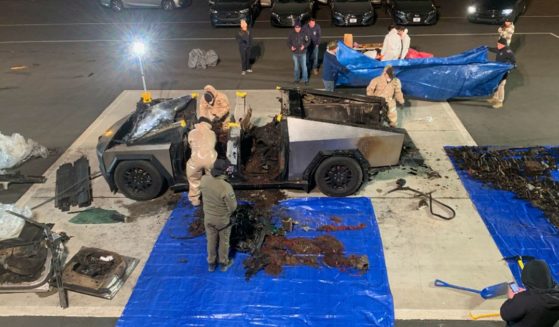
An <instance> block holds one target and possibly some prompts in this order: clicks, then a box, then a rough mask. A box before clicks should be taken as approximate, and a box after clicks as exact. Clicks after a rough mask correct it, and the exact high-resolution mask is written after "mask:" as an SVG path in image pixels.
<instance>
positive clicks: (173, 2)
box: [99, 0, 184, 11]
mask: <svg viewBox="0 0 559 327" xmlns="http://www.w3.org/2000/svg"><path fill="white" fill-rule="evenodd" d="M183 1H184V0H99V3H100V4H101V6H104V7H108V8H111V9H112V10H114V11H121V10H122V9H124V8H163V9H164V10H173V9H175V8H179V7H182V5H183Z"/></svg>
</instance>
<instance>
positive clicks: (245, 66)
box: [235, 19, 252, 75]
mask: <svg viewBox="0 0 559 327" xmlns="http://www.w3.org/2000/svg"><path fill="white" fill-rule="evenodd" d="M235 38H236V40H237V43H238V44H239V52H240V53H241V75H245V74H246V73H252V69H251V67H250V51H251V49H252V30H251V29H249V28H248V24H247V22H246V20H244V19H241V28H240V30H239V31H238V32H237V35H236V36H235Z"/></svg>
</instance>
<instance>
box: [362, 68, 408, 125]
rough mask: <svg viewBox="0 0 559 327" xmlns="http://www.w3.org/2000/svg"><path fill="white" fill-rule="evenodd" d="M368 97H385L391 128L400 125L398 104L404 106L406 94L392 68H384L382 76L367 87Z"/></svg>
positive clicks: (374, 79)
mask: <svg viewBox="0 0 559 327" xmlns="http://www.w3.org/2000/svg"><path fill="white" fill-rule="evenodd" d="M367 95H368V96H377V97H383V98H384V99H385V100H386V103H387V104H388V115H387V116H388V120H389V122H390V126H391V127H396V126H397V124H398V112H397V111H396V102H398V103H399V104H400V105H403V104H404V94H403V93H402V83H400V80H399V79H397V78H396V77H394V69H393V68H392V66H390V65H389V66H386V67H384V71H383V72H382V74H381V75H380V76H378V77H376V78H373V80H372V81H371V82H370V83H369V86H367Z"/></svg>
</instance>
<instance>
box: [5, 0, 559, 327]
mask: <svg viewBox="0 0 559 327" xmlns="http://www.w3.org/2000/svg"><path fill="white" fill-rule="evenodd" d="M467 3H468V0H456V1H446V2H444V3H442V2H441V3H438V4H439V5H440V6H441V20H440V21H439V23H438V24H437V25H435V26H430V27H410V35H411V36H412V45H415V46H419V47H420V48H421V49H422V50H424V51H429V52H433V53H435V54H436V55H438V56H445V55H450V54H455V53H457V52H460V51H463V50H466V49H469V48H473V47H477V46H479V45H480V44H487V45H493V44H494V42H495V39H496V26H493V25H478V24H470V23H468V22H467V21H466V20H465V19H464V12H465V8H466V6H467ZM2 6H3V10H2V11H0V62H2V64H1V65H0V74H1V76H2V78H0V95H2V100H3V101H2V103H3V105H2V106H0V117H2V119H0V132H2V133H4V134H10V133H13V132H19V133H21V134H23V135H24V136H26V137H30V138H33V139H35V140H37V141H39V142H40V143H42V144H43V145H45V146H47V147H49V148H50V149H52V154H51V156H50V157H49V158H47V159H41V160H32V161H30V162H28V163H26V164H24V165H23V166H22V167H20V169H21V171H22V172H23V173H26V174H42V173H44V172H45V171H46V170H47V169H48V168H49V167H50V166H51V165H52V164H53V163H54V162H55V161H56V160H57V159H58V157H59V156H60V155H61V154H63V153H64V152H65V151H66V150H67V149H68V148H69V147H70V145H71V144H72V143H73V142H74V141H75V140H76V139H77V138H78V137H79V136H80V135H81V134H82V133H83V132H84V131H85V130H86V129H87V128H88V127H89V126H90V125H91V124H92V123H93V121H94V120H96V119H97V117H98V116H99V115H100V114H101V112H102V111H103V110H105V108H106V107H107V106H108V105H109V104H110V103H112V102H113V100H114V99H115V98H116V97H117V96H118V95H119V94H120V93H121V92H122V91H123V90H127V89H136V90H137V89H140V88H141V82H140V79H139V75H138V69H137V65H136V61H135V60H134V58H130V57H128V56H127V55H126V53H127V50H126V43H127V42H128V41H130V39H131V38H132V37H134V36H136V35H147V36H152V42H153V43H152V45H153V47H152V49H154V50H153V51H151V53H150V57H149V58H147V60H146V63H147V65H146V70H147V80H148V87H149V88H151V89H167V90H169V89H198V88H201V87H202V86H203V85H205V84H207V83H213V84H214V85H216V86H217V87H219V88H225V89H227V88H229V89H233V88H244V89H271V88H273V87H275V85H276V84H278V83H289V82H290V81H291V79H292V77H291V72H292V63H291V61H290V59H289V53H288V51H287V50H286V48H285V46H284V44H285V37H286V35H287V31H288V30H287V29H278V28H272V27H270V24H269V16H270V11H269V9H265V10H264V11H263V12H262V14H261V15H260V16H259V17H258V20H257V23H256V25H255V27H254V31H255V36H256V47H255V53H254V55H255V57H256V62H255V65H254V71H255V72H254V73H253V74H250V75H247V76H245V77H241V76H240V74H239V67H238V60H239V59H238V55H237V52H236V48H235V43H234V38H233V33H234V29H227V28H219V29H214V28H211V27H210V25H209V21H208V18H207V5H206V3H205V2H204V1H189V2H188V4H187V7H186V8H184V9H181V10H176V11H173V12H163V11H161V10H127V11H125V12H122V13H120V14H115V13H112V12H111V11H110V10H105V9H104V8H101V7H100V6H98V4H97V3H96V1H90V0H76V1H71V2H69V1H66V0H50V1H35V0H5V1H3V2H2ZM378 13H379V15H380V18H379V20H378V21H377V23H376V24H375V25H373V26H370V27H364V28H335V27H331V26H329V23H328V22H329V12H328V8H327V7H324V6H323V7H321V9H320V11H319V12H318V19H319V23H320V24H321V25H322V27H323V31H324V33H323V34H324V36H325V40H330V39H340V38H341V36H342V35H343V34H344V33H353V34H354V36H355V37H356V40H357V41H367V42H379V41H381V40H382V37H383V35H384V34H385V33H386V26H387V25H388V24H389V23H390V19H389V18H388V17H387V16H386V15H385V13H384V12H383V11H382V10H378ZM516 31H517V33H516V35H515V39H514V41H513V46H512V48H513V50H514V51H515V52H516V55H517V59H518V61H519V65H518V69H517V70H516V71H514V72H513V73H512V74H511V77H510V80H509V83H508V85H507V89H508V92H507V101H506V104H505V107H504V109H502V110H499V111H495V110H491V109H490V108H488V107H487V106H486V105H485V103H483V102H480V101H470V100H469V101H452V102H451V103H450V106H451V107H452V109H453V111H454V112H455V113H456V115H457V116H458V117H459V118H460V120H461V121H462V123H463V124H464V126H465V127H466V129H467V130H468V132H469V133H470V134H471V135H472V137H473V139H474V140H475V141H476V142H477V143H478V144H480V145H486V144H496V145H514V146H525V145H536V144H556V143H557V140H558V139H559V130H557V128H556V127H555V125H556V123H555V122H556V121H558V120H559V112H558V111H557V110H555V107H556V104H555V102H556V101H555V99H556V96H555V85H556V78H557V77H556V76H558V74H559V66H558V65H556V64H555V59H554V58H557V56H558V55H559V39H558V38H557V35H559V2H557V1H535V0H531V1H529V5H528V11H527V13H526V15H524V16H523V17H521V18H520V19H519V20H518V21H517V23H516ZM196 47H201V48H205V49H208V48H212V49H215V50H216V51H217V52H218V54H219V55H220V57H221V63H220V64H219V66H218V67H216V68H214V69H208V70H205V71H194V70H189V69H187V68H186V53H187V52H188V51H189V50H190V49H192V48H196ZM15 66H26V67H27V68H26V69H23V70H12V69H11V68H12V67H15ZM311 87H321V83H320V80H319V79H318V78H316V77H311ZM27 189H28V187H27V186H23V185H13V186H10V189H9V190H8V191H2V190H0V202H1V203H12V202H15V201H17V200H18V199H19V198H20V197H21V196H22V195H23V194H24V193H25V191H26V190H27ZM387 260H388V256H387ZM22 314H26V313H25V312H23V313H22ZM7 319H9V320H5V319H3V318H0V325H4V324H10V325H12V324H16V323H19V322H21V321H29V320H27V319H26V318H25V317H22V318H7ZM64 319H65V318H64ZM40 320H41V322H42V323H45V324H47V323H49V322H52V323H53V324H57V323H58V322H57V320H56V318H49V319H47V320H48V322H47V321H45V320H43V319H40ZM62 320H63V319H62V318H61V320H60V321H59V322H60V324H64V325H66V324H69V325H75V323H74V322H75V321H74V320H72V322H69V321H68V320H64V321H65V322H63V321H62ZM109 321H110V319H109ZM103 322H105V320H103ZM103 322H101V321H100V322H99V326H102V325H103ZM84 323H86V322H84V321H83V320H80V321H79V324H84ZM455 323H456V324H458V325H462V324H461V323H460V322H455ZM453 324H454V322H453ZM30 325H35V323H30ZM398 325H400V323H398ZM421 325H422V324H420V323H419V322H417V323H410V324H409V326H421ZM423 325H428V326H438V325H439V322H435V321H430V322H426V323H425V324H423ZM466 325H469V323H467V322H466ZM14 326H17V325H14ZM441 326H447V323H442V324H441ZM453 326H454V325H453Z"/></svg>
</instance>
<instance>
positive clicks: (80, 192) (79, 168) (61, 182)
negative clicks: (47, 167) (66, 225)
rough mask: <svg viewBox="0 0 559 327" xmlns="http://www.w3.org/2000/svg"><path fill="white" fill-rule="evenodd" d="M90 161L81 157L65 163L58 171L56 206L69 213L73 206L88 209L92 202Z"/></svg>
mask: <svg viewBox="0 0 559 327" xmlns="http://www.w3.org/2000/svg"><path fill="white" fill-rule="evenodd" d="M90 175H91V172H90V168H89V160H88V159H87V158H86V157H81V158H79V159H78V160H76V161H74V163H73V164H71V163H65V164H63V165H61V166H60V167H59V168H58V170H57V171H56V190H55V192H56V193H55V195H56V196H55V198H54V206H55V207H56V208H59V209H60V210H62V211H69V210H70V207H72V206H79V207H80V208H81V207H88V206H89V205H91V201H92V189H91V176H90Z"/></svg>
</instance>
